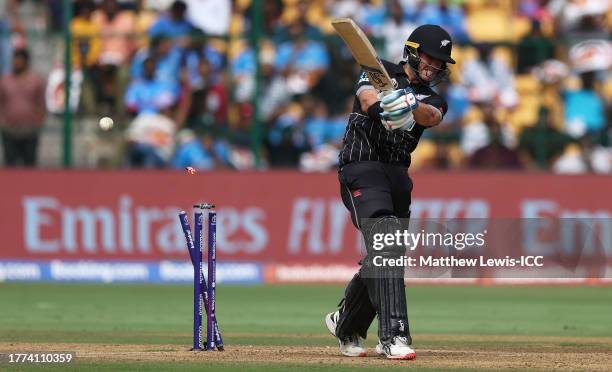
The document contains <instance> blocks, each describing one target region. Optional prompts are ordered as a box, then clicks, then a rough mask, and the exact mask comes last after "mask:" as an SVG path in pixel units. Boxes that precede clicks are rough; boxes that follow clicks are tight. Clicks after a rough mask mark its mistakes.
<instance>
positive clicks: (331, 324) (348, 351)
mask: <svg viewBox="0 0 612 372" xmlns="http://www.w3.org/2000/svg"><path fill="white" fill-rule="evenodd" d="M339 317H340V311H334V312H333V313H329V314H327V315H326V316H325V325H326V326H327V329H328V330H329V333H331V334H332V336H334V337H336V338H338V336H336V324H337V323H338V318H339ZM338 342H339V344H340V353H341V354H342V355H345V356H349V357H364V356H366V355H367V354H368V353H367V352H366V350H365V348H364V347H363V345H362V344H361V338H360V337H359V335H357V334H355V335H353V336H351V337H349V338H348V339H346V340H341V339H339V338H338Z"/></svg>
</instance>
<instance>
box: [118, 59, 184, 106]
mask: <svg viewBox="0 0 612 372" xmlns="http://www.w3.org/2000/svg"><path fill="white" fill-rule="evenodd" d="M143 66H144V76H143V77H142V78H140V79H136V80H135V81H133V82H132V83H131V84H130V85H129V86H128V88H127V91H126V93H125V105H126V107H127V109H128V111H129V112H131V113H134V114H143V113H158V112H160V110H161V109H162V108H165V107H170V106H173V105H174V104H175V103H176V102H177V99H178V92H177V90H176V89H175V88H176V86H175V85H173V84H169V83H168V82H167V81H164V80H159V79H157V78H156V77H155V71H156V61H155V59H154V58H153V57H149V58H147V59H146V60H145V61H144V63H143Z"/></svg>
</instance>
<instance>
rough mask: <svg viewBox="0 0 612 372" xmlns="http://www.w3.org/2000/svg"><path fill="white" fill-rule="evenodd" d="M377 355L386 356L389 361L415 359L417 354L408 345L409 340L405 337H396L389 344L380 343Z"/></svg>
mask: <svg viewBox="0 0 612 372" xmlns="http://www.w3.org/2000/svg"><path fill="white" fill-rule="evenodd" d="M376 353H378V354H379V355H384V356H386V357H387V359H414V358H416V352H415V351H414V350H413V349H412V348H411V347H410V345H408V339H407V338H406V337H403V336H395V337H393V340H392V341H391V342H389V343H384V344H383V343H382V342H380V341H379V342H378V345H376Z"/></svg>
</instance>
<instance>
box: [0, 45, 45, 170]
mask: <svg viewBox="0 0 612 372" xmlns="http://www.w3.org/2000/svg"><path fill="white" fill-rule="evenodd" d="M45 114H46V111H45V82H44V80H43V78H42V77H41V76H39V75H38V74H36V73H35V72H34V71H32V70H31V69H30V55H29V53H28V51H27V50H25V49H20V50H17V51H16V52H15V53H14V55H13V71H12V73H10V74H7V75H4V76H2V77H1V78H0V128H1V131H2V146H3V149H4V162H5V164H6V165H8V166H11V167H12V166H16V165H18V164H20V163H21V164H23V165H24V166H27V167H33V166H35V165H36V153H37V149H38V137H39V132H40V129H41V128H42V126H43V123H44V119H45Z"/></svg>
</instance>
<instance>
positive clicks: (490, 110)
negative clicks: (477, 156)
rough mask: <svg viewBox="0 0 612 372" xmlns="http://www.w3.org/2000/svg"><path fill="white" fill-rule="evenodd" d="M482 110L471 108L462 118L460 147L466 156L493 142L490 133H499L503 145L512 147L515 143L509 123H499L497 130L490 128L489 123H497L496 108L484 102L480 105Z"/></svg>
mask: <svg viewBox="0 0 612 372" xmlns="http://www.w3.org/2000/svg"><path fill="white" fill-rule="evenodd" d="M480 108H481V109H482V110H478V109H477V108H473V110H471V111H469V112H466V116H465V118H464V120H465V121H466V125H465V126H464V127H463V132H462V136H461V149H462V150H463V152H464V153H465V154H466V155H467V156H471V155H472V154H473V153H474V152H475V151H477V150H478V149H480V148H482V147H485V146H487V145H488V144H490V143H492V142H493V140H494V139H493V138H491V133H493V134H495V135H499V136H500V137H499V138H498V140H500V141H501V142H502V143H503V145H504V146H505V147H508V148H512V147H514V146H515V145H516V140H515V138H514V135H513V133H512V131H511V130H510V125H508V124H504V125H500V129H499V131H498V129H497V128H493V130H491V129H490V128H491V125H492V124H491V123H498V122H499V121H498V120H497V118H496V110H495V108H494V107H493V105H490V104H484V105H481V106H480Z"/></svg>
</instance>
